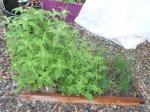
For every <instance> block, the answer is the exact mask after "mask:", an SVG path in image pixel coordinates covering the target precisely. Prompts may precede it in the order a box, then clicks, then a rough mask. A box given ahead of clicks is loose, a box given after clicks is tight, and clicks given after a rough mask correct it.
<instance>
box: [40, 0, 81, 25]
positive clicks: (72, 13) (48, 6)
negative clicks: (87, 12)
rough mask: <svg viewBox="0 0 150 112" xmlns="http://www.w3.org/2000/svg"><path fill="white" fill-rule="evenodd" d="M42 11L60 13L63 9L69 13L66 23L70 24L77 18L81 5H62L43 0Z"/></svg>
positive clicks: (57, 2) (62, 3)
mask: <svg viewBox="0 0 150 112" xmlns="http://www.w3.org/2000/svg"><path fill="white" fill-rule="evenodd" d="M42 5H43V9H45V10H48V11H50V10H52V9H55V10H56V11H62V10H64V9H66V10H68V11H69V14H68V15H67V18H66V22H67V23H72V22H73V21H74V20H75V18H76V17H77V16H78V14H79V12H80V10H81V8H82V5H81V4H72V3H64V2H59V1H51V0H43V2H42Z"/></svg>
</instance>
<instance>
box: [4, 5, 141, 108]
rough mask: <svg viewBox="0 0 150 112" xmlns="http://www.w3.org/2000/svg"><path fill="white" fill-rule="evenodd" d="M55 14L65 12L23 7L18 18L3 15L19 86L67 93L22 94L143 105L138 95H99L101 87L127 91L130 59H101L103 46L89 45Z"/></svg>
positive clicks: (102, 89) (84, 101) (62, 99)
mask: <svg viewBox="0 0 150 112" xmlns="http://www.w3.org/2000/svg"><path fill="white" fill-rule="evenodd" d="M34 14H35V15H34ZM36 14H38V17H37V16H36ZM49 14H50V15H49ZM27 16H28V18H26V17H27ZM59 17H63V13H62V12H56V11H54V12H53V11H51V12H45V11H43V10H35V9H33V8H28V9H24V10H22V14H21V15H20V18H19V19H18V18H17V17H15V18H16V19H15V18H14V19H13V20H12V19H11V18H6V25H8V29H7V32H6V41H7V48H8V51H9V55H10V59H11V70H15V71H16V72H17V74H18V75H16V76H15V77H13V79H14V80H16V81H17V83H18V90H19V91H20V90H28V91H30V90H31V91H40V89H41V88H42V89H43V88H44V90H48V88H49V87H54V88H57V91H56V92H59V93H61V94H64V95H66V97H63V96H60V95H58V94H51V93H48V94H47V93H42V94H41V93H40V94H41V95H39V93H31V94H29V93H23V94H22V96H21V97H22V98H25V99H27V100H28V99H29V98H30V99H31V100H35V98H37V100H40V97H42V98H43V99H45V100H46V99H47V97H49V98H50V99H51V98H52V97H53V98H54V97H55V98H56V99H55V98H54V99H53V101H54V102H56V101H58V99H61V101H62V102H64V103H67V102H68V103H69V101H68V100H67V101H66V100H65V99H66V98H72V99H75V100H74V101H75V102H73V103H79V102H81V101H83V103H92V104H94V103H95V104H102V102H104V104H116V105H123V104H124V105H139V104H142V103H143V100H142V99H141V98H131V97H130V98H131V100H130V98H129V97H126V98H124V97H123V98H121V97H114V96H113V97H107V96H104V97H103V96H101V97H99V95H102V94H103V93H105V90H108V89H111V88H112V89H111V90H113V89H115V90H127V88H128V86H131V85H129V83H130V77H129V74H130V69H129V68H130V66H128V60H126V58H125V57H123V58H120V56H119V58H115V59H114V60H110V58H109V59H108V58H104V57H103V55H104V53H103V52H102V51H101V49H102V48H98V49H97V50H96V51H95V49H94V50H93V47H94V46H92V48H91V45H89V43H87V41H86V40H84V38H78V33H77V32H78V31H77V30H76V29H74V28H73V27H72V26H69V25H67V24H66V23H65V22H64V21H62V20H60V19H59ZM31 20H32V21H31ZM16 29H18V30H17V31H16ZM22 37H23V38H22ZM14 42H15V44H14ZM82 45H83V46H82ZM87 45H89V46H87ZM92 45H93V44H92ZM99 50H100V51H99ZM124 59H125V60H124ZM118 84H119V85H118ZM45 92H46V91H45ZM73 95H76V96H84V97H86V98H87V99H88V100H86V99H85V98H83V97H74V96H73ZM95 95H97V96H95ZM68 96H69V97H68ZM76 98H77V99H76ZM96 99H97V100H96ZM47 100H49V99H47ZM129 100H130V101H131V102H129ZM127 102H128V103H127ZM70 103H71V102H70Z"/></svg>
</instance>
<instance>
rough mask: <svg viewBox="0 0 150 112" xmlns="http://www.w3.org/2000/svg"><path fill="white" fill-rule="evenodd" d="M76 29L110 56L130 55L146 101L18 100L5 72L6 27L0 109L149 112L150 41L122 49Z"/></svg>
mask: <svg viewBox="0 0 150 112" xmlns="http://www.w3.org/2000/svg"><path fill="white" fill-rule="evenodd" d="M0 19H1V17H0ZM76 27H78V26H76ZM78 28H79V27H78ZM79 29H80V33H81V34H82V35H84V36H86V37H88V38H89V39H90V41H93V42H97V43H98V45H100V46H104V47H105V48H107V49H108V50H109V51H110V52H109V53H111V54H109V55H113V54H116V53H121V54H124V55H126V56H130V57H131V58H133V60H134V65H133V76H134V77H135V78H136V80H137V81H136V83H137V84H138V85H139V86H140V87H141V88H140V87H139V88H138V90H139V91H140V93H141V95H142V96H143V97H144V98H145V99H146V103H145V104H144V105H141V106H137V107H136V106H128V107H124V106H116V105H112V106H109V105H78V104H76V105H73V104H72V105H71V104H52V103H49V102H35V101H20V99H19V98H18V94H17V93H15V89H16V83H15V82H13V81H12V80H11V79H10V78H11V76H12V75H13V73H8V72H7V66H8V65H9V60H8V56H7V52H6V48H5V43H4V40H3V32H4V31H5V30H4V28H0V112H150V82H149V80H150V59H149V57H150V44H149V43H147V42H145V43H143V44H141V45H139V46H138V47H137V49H135V50H124V49H123V48H122V47H120V46H118V45H116V44H114V43H112V42H110V41H107V40H105V39H103V38H100V37H99V38H98V37H97V36H94V35H93V34H91V33H89V32H87V31H85V30H84V29H82V28H79ZM112 53H113V54H112Z"/></svg>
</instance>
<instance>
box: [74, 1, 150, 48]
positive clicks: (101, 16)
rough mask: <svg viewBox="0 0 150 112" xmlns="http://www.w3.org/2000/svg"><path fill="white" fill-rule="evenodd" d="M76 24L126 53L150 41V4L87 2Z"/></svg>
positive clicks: (144, 2) (145, 2) (139, 2)
mask: <svg viewBox="0 0 150 112" xmlns="http://www.w3.org/2000/svg"><path fill="white" fill-rule="evenodd" d="M75 22H76V23H78V24H79V25H81V26H82V27H84V28H85V29H87V30H89V31H90V32H92V33H94V34H96V35H99V36H101V37H104V38H106V39H109V40H112V41H113V42H115V43H117V44H119V45H121V46H123V47H124V48H125V49H131V48H133V49H134V48H136V46H137V45H138V44H140V43H142V42H144V41H145V40H148V41H150V0H86V2H85V4H84V5H83V7H82V9H81V11H80V13H79V15H78V17H77V18H76V19H75Z"/></svg>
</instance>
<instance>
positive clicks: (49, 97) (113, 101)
mask: <svg viewBox="0 0 150 112" xmlns="http://www.w3.org/2000/svg"><path fill="white" fill-rule="evenodd" d="M20 98H21V100H33V101H48V102H52V103H70V104H102V105H123V106H137V105H141V104H143V103H145V101H144V100H143V99H142V98H139V97H118V96H94V97H93V100H91V101H89V100H87V99H86V98H84V97H82V96H61V95H60V94H57V93H40V92H38V93H37V92H34V93H22V94H21V95H20Z"/></svg>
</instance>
